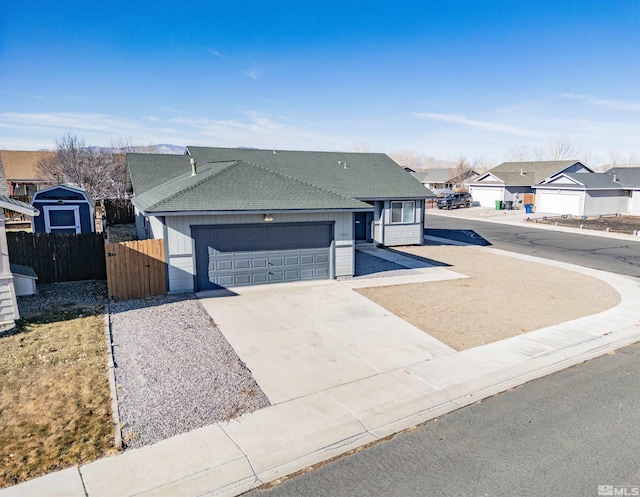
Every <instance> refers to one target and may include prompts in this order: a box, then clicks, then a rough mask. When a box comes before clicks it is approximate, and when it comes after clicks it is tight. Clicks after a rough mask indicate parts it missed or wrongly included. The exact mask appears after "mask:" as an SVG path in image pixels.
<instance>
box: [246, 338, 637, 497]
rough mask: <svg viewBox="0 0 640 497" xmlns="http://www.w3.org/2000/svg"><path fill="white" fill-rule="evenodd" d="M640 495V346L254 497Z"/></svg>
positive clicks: (508, 394) (424, 427)
mask: <svg viewBox="0 0 640 497" xmlns="http://www.w3.org/2000/svg"><path fill="white" fill-rule="evenodd" d="M605 486H606V487H605ZM638 492H640V344H636V345H633V346H630V347H627V348H625V349H621V350H618V351H617V352H616V353H614V354H610V355H605V356H603V357H600V358H598V359H594V360H592V361H589V362H587V363H584V364H581V365H578V366H574V367H572V368H569V369H566V370H564V371H561V372H559V373H555V374H553V375H550V376H547V377H545V378H541V379H539V380H535V381H532V382H530V383H528V384H526V385H523V386H521V387H518V388H516V389H513V390H510V391H508V392H505V393H503V394H500V395H497V396H494V397H491V398H489V399H486V400H484V401H482V402H478V403H476V404H474V405H471V406H469V407H466V408H464V409H460V410H458V411H455V412H453V413H450V414H447V415H445V416H442V417H441V418H438V419H436V420H433V421H430V422H427V423H425V424H423V425H421V426H419V427H418V428H416V429H414V430H412V431H408V432H404V433H401V434H398V435H396V436H395V437H394V438H392V439H391V440H388V441H384V442H379V443H378V444H376V445H374V446H373V447H371V448H369V449H366V450H362V451H360V452H357V453H355V454H353V455H350V456H345V457H343V458H340V459H338V460H337V461H334V462H332V463H328V464H326V465H324V466H322V467H320V468H318V469H317V470H315V471H312V472H309V473H306V474H302V475H300V476H297V477H295V478H292V479H290V480H287V481H285V482H283V483H281V484H280V485H278V486H276V487H274V488H272V489H270V490H255V491H253V492H250V493H249V494H248V495H250V496H252V497H276V496H277V497H281V496H290V497H293V496H295V497H302V496H314V497H323V496H327V497H343V496H344V497H359V496H362V497H365V496H366V497H371V496H374V497H375V496H380V497H395V496H397V497H428V496H438V497H441V496H456V497H466V496H474V497H475V496H491V497H500V496H505V497H507V496H508V497H513V496H523V497H529V496H536V497H537V496H541V497H542V496H544V497H556V496H562V497H574V496H575V497H588V496H594V497H595V496H599V495H640V494H639V493H638Z"/></svg>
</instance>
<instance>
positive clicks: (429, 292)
mask: <svg viewBox="0 0 640 497" xmlns="http://www.w3.org/2000/svg"><path fill="white" fill-rule="evenodd" d="M402 250H404V251H406V252H408V253H411V254H414V255H418V256H422V257H426V258H429V259H434V260H437V261H441V262H444V263H448V264H450V265H451V267H450V268H449V269H451V270H453V271H456V272H458V273H461V274H464V275H466V276H469V278H468V279H460V280H450V281H437V282H433V283H417V284H411V285H395V286H387V287H378V288H363V289H361V290H358V292H359V293H361V294H362V295H364V296H365V297H367V298H369V299H371V300H373V301H374V302H376V303H377V304H379V305H381V306H383V307H385V308H386V309H388V310H389V311H391V312H393V313H394V314H396V315H397V316H400V317H401V318H403V319H405V320H406V321H408V322H410V323H411V324H413V325H415V326H417V327H418V328H420V329H421V330H423V331H425V332H426V333H428V334H429V335H431V336H433V337H434V338H437V339H438V340H440V341H441V342H444V343H446V344H447V345H449V346H451V347H453V348H454V349H456V350H464V349H468V348H472V347H477V346H479V345H485V344H487V343H491V342H495V341H497V340H502V339H505V338H509V337H512V336H516V335H520V334H522V333H526V332H529V331H534V330H537V329H540V328H544V327H547V326H551V325H554V324H558V323H564V322H566V321H570V320H572V319H577V318H580V317H584V316H588V315H591V314H596V313H598V312H601V311H604V310H606V309H609V308H611V307H613V306H615V305H617V304H618V303H619V302H620V295H619V294H618V292H616V291H615V290H614V289H613V288H612V287H610V286H609V285H607V284H606V283H604V282H603V281H601V280H599V279H597V278H593V277H591V276H586V275H584V274H581V273H576V272H574V271H569V270H566V269H560V268H556V267H552V266H548V265H546V264H539V263H535V262H528V261H523V260H521V259H517V258H514V257H508V256H502V255H496V254H492V253H489V252H487V251H484V250H483V249H481V248H477V247H452V246H422V247H404V248H403V249H402Z"/></svg>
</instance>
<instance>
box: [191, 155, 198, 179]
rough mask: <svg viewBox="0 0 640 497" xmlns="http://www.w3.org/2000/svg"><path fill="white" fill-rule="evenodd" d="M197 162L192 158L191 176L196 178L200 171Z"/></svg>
mask: <svg viewBox="0 0 640 497" xmlns="http://www.w3.org/2000/svg"><path fill="white" fill-rule="evenodd" d="M197 164H198V163H197V162H196V160H195V159H194V158H193V157H192V158H191V176H195V175H196V174H198V169H197V167H196V166H197Z"/></svg>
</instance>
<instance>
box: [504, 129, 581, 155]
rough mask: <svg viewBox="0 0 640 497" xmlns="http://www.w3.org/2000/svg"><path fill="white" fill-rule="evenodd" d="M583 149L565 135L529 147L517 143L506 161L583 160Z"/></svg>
mask: <svg viewBox="0 0 640 497" xmlns="http://www.w3.org/2000/svg"><path fill="white" fill-rule="evenodd" d="M584 156H585V151H584V150H583V148H582V147H581V146H580V145H576V144H575V143H573V142H571V140H569V138H567V137H566V136H565V135H560V136H558V137H557V138H553V139H551V140H549V141H548V142H547V143H546V144H545V145H544V146H542V147H535V148H533V149H529V147H526V146H523V145H519V146H516V147H513V148H512V149H511V150H510V151H509V152H508V153H507V156H506V159H507V160H508V161H515V162H524V161H547V160H570V159H576V160H577V159H582V160H584Z"/></svg>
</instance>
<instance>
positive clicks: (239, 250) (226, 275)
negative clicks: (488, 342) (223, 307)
mask: <svg viewBox="0 0 640 497" xmlns="http://www.w3.org/2000/svg"><path fill="white" fill-rule="evenodd" d="M194 238H195V241H196V242H195V245H196V267H197V276H196V279H197V287H198V289H199V290H204V289H209V288H217V287H219V286H241V285H258V284H264V283H277V282H284V281H298V280H303V279H304V280H307V279H326V278H329V277H330V274H331V271H330V267H329V265H330V261H331V259H330V255H329V254H330V248H331V243H332V239H333V227H332V225H331V224H306V225H305V224H291V225H279V226H278V225H270V226H242V225H232V226H223V227H213V226H212V227H207V228H200V227H198V228H195V229H194Z"/></svg>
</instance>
